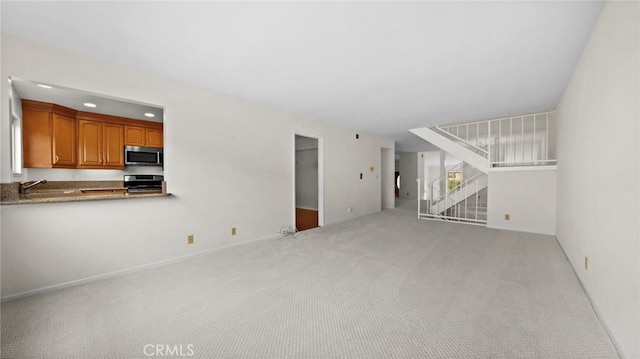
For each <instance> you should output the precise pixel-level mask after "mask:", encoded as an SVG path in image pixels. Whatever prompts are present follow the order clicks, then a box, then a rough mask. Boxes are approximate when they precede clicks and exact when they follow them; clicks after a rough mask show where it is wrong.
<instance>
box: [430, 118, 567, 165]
mask: <svg viewBox="0 0 640 359" xmlns="http://www.w3.org/2000/svg"><path fill="white" fill-rule="evenodd" d="M555 128H556V126H555V111H551V112H542V113H535V114H530V115H522V116H514V117H505V118H498V119H493V120H484V121H477V122H470V123H463V124H457V125H448V126H436V129H437V130H438V131H439V132H440V133H442V134H444V135H445V136H447V137H449V138H452V139H454V140H456V141H458V142H460V143H461V144H463V145H464V146H466V147H468V148H470V149H471V150H473V151H474V152H476V153H478V154H480V155H482V156H484V157H485V158H487V159H488V160H489V163H490V166H491V167H502V166H523V165H525V166H532V165H533V166H535V165H553V164H555V163H556V146H555V143H556V141H555V138H556V134H555Z"/></svg>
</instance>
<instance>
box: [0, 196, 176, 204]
mask: <svg viewBox="0 0 640 359" xmlns="http://www.w3.org/2000/svg"><path fill="white" fill-rule="evenodd" d="M170 196H172V194H171V193H135V194H131V193H129V194H126V195H124V194H105V195H80V196H60V197H49V198H31V199H18V200H12V201H2V202H0V205H2V206H9V205H19V204H35V203H67V202H84V201H103V200H112V199H138V198H158V197H170Z"/></svg>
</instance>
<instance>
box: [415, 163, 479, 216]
mask: <svg viewBox="0 0 640 359" xmlns="http://www.w3.org/2000/svg"><path fill="white" fill-rule="evenodd" d="M449 172H462V173H463V179H462V181H461V182H460V183H459V184H457V185H456V186H455V187H453V188H449V185H448V180H449V178H448V173H449ZM482 176H486V174H484V173H482V172H481V171H479V170H478V169H476V168H474V167H472V166H470V165H469V164H467V163H464V162H460V163H458V164H456V165H455V166H453V167H451V168H449V169H447V175H445V177H444V179H443V177H439V178H437V179H435V180H433V181H430V182H426V181H425V182H423V183H422V184H421V181H420V179H418V180H417V183H418V193H419V194H420V196H419V199H418V218H437V219H445V220H452V221H458V222H467V223H478V224H482V223H486V206H485V207H482V206H480V204H479V192H480V190H482V189H484V188H486V182H485V184H484V185H483V187H482V188H480V184H479V183H480V179H481V177H482ZM443 186H444V188H443ZM424 193H426V196H424V195H423V194H424ZM472 197H473V198H472ZM422 198H426V200H423V199H422ZM423 202H424V203H423ZM423 204H424V205H423ZM423 207H426V210H424V212H423Z"/></svg>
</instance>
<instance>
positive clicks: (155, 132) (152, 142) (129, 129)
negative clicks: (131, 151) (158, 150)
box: [124, 122, 163, 147]
mask: <svg viewBox="0 0 640 359" xmlns="http://www.w3.org/2000/svg"><path fill="white" fill-rule="evenodd" d="M158 125H160V126H158ZM124 144H125V145H127V146H142V147H163V131H162V124H160V123H156V122H150V123H149V125H148V126H145V127H141V126H125V128H124Z"/></svg>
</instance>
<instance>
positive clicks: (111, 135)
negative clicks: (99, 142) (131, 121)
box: [102, 123, 124, 169]
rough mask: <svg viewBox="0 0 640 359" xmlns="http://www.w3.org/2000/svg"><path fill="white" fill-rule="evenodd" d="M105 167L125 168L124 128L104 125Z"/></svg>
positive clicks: (108, 124) (109, 124)
mask: <svg viewBox="0 0 640 359" xmlns="http://www.w3.org/2000/svg"><path fill="white" fill-rule="evenodd" d="M102 126H103V130H102V131H103V134H104V137H103V139H104V145H103V149H104V153H103V157H104V166H105V167H108V168H118V169H123V168H124V126H122V125H115V124H112V123H104V124H103V125H102Z"/></svg>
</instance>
